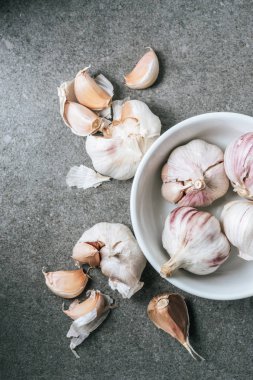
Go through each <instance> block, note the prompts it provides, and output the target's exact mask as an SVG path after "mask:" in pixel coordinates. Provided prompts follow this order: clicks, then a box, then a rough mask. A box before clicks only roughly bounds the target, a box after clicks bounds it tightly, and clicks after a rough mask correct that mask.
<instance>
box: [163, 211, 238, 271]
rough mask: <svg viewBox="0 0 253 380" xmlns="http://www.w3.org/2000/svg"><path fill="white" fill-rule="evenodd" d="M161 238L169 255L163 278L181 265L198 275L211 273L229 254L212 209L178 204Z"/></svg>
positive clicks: (169, 217) (228, 246)
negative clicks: (206, 209)
mask: <svg viewBox="0 0 253 380" xmlns="http://www.w3.org/2000/svg"><path fill="white" fill-rule="evenodd" d="M162 241H163V247H164V248H165V250H166V251H167V252H168V253H169V255H170V260H169V261H167V262H165V263H164V264H163V265H162V267H161V272H160V274H161V276H162V277H169V276H171V275H172V274H173V273H174V271H175V270H177V269H179V268H183V269H185V270H187V271H189V272H191V273H194V274H198V275H207V274H210V273H212V272H214V271H216V270H217V269H218V268H219V266H220V265H221V264H222V263H224V262H225V261H226V260H227V258H228V257H229V253H230V244H229V242H228V240H227V238H226V237H225V235H224V234H223V233H222V232H221V227H220V223H219V221H218V220H217V219H216V218H215V217H214V216H212V215H211V214H210V213H209V212H204V211H199V210H197V209H195V208H193V207H178V208H176V209H174V210H173V211H172V212H171V213H170V214H169V215H168V217H167V218H166V221H165V226H164V230H163V236H162Z"/></svg>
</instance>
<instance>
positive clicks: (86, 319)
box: [64, 290, 113, 358]
mask: <svg viewBox="0 0 253 380" xmlns="http://www.w3.org/2000/svg"><path fill="white" fill-rule="evenodd" d="M87 296H88V297H89V298H88V299H86V300H85V301H84V302H82V303H79V302H78V301H77V300H76V301H74V302H73V303H72V304H71V305H70V308H69V310H64V313H65V314H67V315H68V316H69V317H70V318H72V319H74V322H73V323H72V324H71V326H70V329H69V331H68V333H67V338H71V342H70V349H71V351H72V352H73V353H74V355H75V356H76V357H77V358H79V356H78V355H77V353H76V352H75V348H76V347H77V346H78V345H79V344H81V343H82V342H83V341H84V340H85V339H86V338H88V336H89V335H90V333H91V332H92V331H94V330H95V329H96V328H97V327H98V326H99V325H101V323H102V322H103V321H104V320H105V319H106V317H107V316H108V314H109V312H110V309H111V307H112V304H113V300H112V298H111V297H109V296H107V295H105V294H103V293H101V292H100V291H98V290H91V291H88V292H87Z"/></svg>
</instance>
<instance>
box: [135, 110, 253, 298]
mask: <svg viewBox="0 0 253 380" xmlns="http://www.w3.org/2000/svg"><path fill="white" fill-rule="evenodd" d="M246 132H253V118H252V117H250V116H246V115H241V114H236V113H230V112H216V113H207V114H203V115H199V116H195V117H191V118H189V119H187V120H184V121H182V122H181V123H179V124H177V125H175V126H174V127H172V128H170V129H169V130H168V131H166V132H165V133H164V134H163V135H162V136H160V137H159V139H158V140H157V141H156V142H155V143H154V144H153V145H152V146H151V148H150V149H149V150H148V152H147V153H146V154H145V156H144V158H143V159H142V161H141V163H140V165H139V167H138V170H137V172H136V174H135V177H134V181H133V186H132V191H131V219H132V225H133V229H134V232H135V236H136V238H137V240H138V243H139V245H140V247H141V249H142V251H143V253H144V254H145V256H146V258H147V259H148V261H149V262H150V264H151V265H152V266H153V267H154V268H155V269H156V271H157V272H158V273H159V272H160V267H161V265H162V264H163V263H164V262H165V261H166V260H168V257H169V256H168V254H167V253H166V251H165V250H164V249H163V247H162V242H161V240H162V239H161V237H162V230H163V225H164V221H165V218H166V216H167V215H168V214H169V212H170V211H171V210H172V209H173V208H175V205H172V204H169V203H168V202H166V201H165V200H164V199H163V198H162V196H161V185H162V182H161V179H160V173H161V168H162V166H163V164H164V163H165V162H166V160H167V158H168V156H169V154H170V152H171V151H172V150H173V149H174V148H176V147H177V146H179V145H183V144H185V143H187V142H189V141H190V140H193V139H196V138H199V139H203V140H205V141H207V142H209V143H213V144H216V145H218V146H219V147H221V148H222V149H223V150H224V149H225V147H226V146H227V144H229V143H230V142H231V141H232V140H234V139H235V138H236V137H238V136H240V135H242V134H244V133H246ZM236 198H239V197H237V195H236V194H235V193H233V191H232V190H231V188H230V190H229V191H228V193H227V194H226V195H225V196H224V197H222V198H220V199H218V200H217V201H215V202H214V203H213V204H212V205H211V206H209V207H206V208H205V209H206V210H207V211H209V212H211V213H212V214H214V215H215V216H217V217H218V218H219V217H220V214H221V211H222V208H223V205H224V204H225V203H227V202H229V201H231V200H234V199H236ZM164 281H166V280H164ZM168 281H169V282H171V283H172V284H173V285H175V286H177V287H178V288H180V289H182V290H184V291H186V292H188V293H191V294H194V295H196V296H199V297H204V298H209V299H215V300H232V299H239V298H246V297H249V296H252V295H253V261H251V262H247V261H244V260H242V259H240V258H239V257H238V256H237V250H236V248H233V249H232V252H231V256H230V258H229V259H228V260H227V261H226V262H225V263H224V264H223V265H221V267H220V268H219V269H218V270H217V271H216V272H214V273H213V274H210V275H207V276H197V275H194V274H191V273H189V272H187V271H185V270H182V269H181V270H178V271H177V272H176V273H174V274H173V276H172V277H171V278H169V279H168Z"/></svg>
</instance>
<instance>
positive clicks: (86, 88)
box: [74, 67, 112, 110]
mask: <svg viewBox="0 0 253 380" xmlns="http://www.w3.org/2000/svg"><path fill="white" fill-rule="evenodd" d="M88 69H89V67H85V68H84V69H83V70H81V71H79V72H78V73H77V75H76V77H75V82H74V90H75V95H76V97H77V100H78V102H79V103H81V104H82V105H84V106H86V107H88V108H90V109H91V110H102V109H104V108H107V107H109V106H110V104H111V99H112V85H111V84H110V85H109V83H110V82H109V81H108V80H107V79H106V78H105V77H104V76H102V75H100V77H99V79H98V81H96V80H95V79H93V78H92V77H91V76H90V74H89V72H88ZM101 82H102V83H103V85H101Z"/></svg>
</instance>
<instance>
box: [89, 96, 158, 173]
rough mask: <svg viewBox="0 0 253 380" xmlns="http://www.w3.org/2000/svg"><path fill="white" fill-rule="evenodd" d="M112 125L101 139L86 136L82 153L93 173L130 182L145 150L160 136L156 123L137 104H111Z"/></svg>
mask: <svg viewBox="0 0 253 380" xmlns="http://www.w3.org/2000/svg"><path fill="white" fill-rule="evenodd" d="M113 115H114V117H113V122H112V123H111V124H110V125H109V126H108V128H104V129H103V136H88V138H87V140H86V150H87V153H88V155H89V156H90V158H91V160H92V164H93V166H94V168H95V170H96V171H97V172H99V173H100V174H103V175H105V176H109V177H112V178H115V179H119V180H127V179H129V178H132V177H133V176H134V174H135V172H136V170H137V167H138V165H139V163H140V161H141V159H142V157H143V155H144V153H145V152H146V151H147V149H148V148H149V147H150V145H151V144H152V143H153V142H154V141H155V140H156V139H157V137H158V136H159V135H160V132H161V122H160V119H159V118H158V117H157V116H156V115H154V114H153V113H152V112H151V111H150V109H149V107H148V106H147V105H146V104H145V103H143V102H141V101H139V100H129V101H126V102H121V101H116V102H113Z"/></svg>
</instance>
